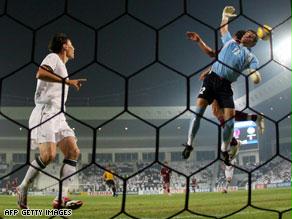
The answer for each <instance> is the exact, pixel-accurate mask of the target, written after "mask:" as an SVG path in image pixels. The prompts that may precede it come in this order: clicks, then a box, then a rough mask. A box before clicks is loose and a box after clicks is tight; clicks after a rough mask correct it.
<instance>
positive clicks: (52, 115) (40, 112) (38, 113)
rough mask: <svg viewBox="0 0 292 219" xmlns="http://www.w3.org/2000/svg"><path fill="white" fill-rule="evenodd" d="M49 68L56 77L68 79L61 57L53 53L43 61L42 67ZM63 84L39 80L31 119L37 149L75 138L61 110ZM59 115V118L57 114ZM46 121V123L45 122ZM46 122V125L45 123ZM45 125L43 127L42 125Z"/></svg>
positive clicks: (34, 145) (30, 126)
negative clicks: (47, 143) (39, 146)
mask: <svg viewBox="0 0 292 219" xmlns="http://www.w3.org/2000/svg"><path fill="white" fill-rule="evenodd" d="M44 65H46V66H49V67H50V68H51V69H52V70H53V71H54V73H55V74H56V75H59V76H61V77H62V78H66V77H67V76H68V72H67V69H66V66H65V64H64V63H63V62H62V60H61V59H60V57H59V56H58V55H57V54H55V53H51V54H48V55H47V56H46V57H45V59H44V60H43V61H42V63H41V66H44ZM67 95H68V85H65V90H64V105H65V103H66V100H67ZM61 101H62V83H56V82H47V81H43V80H39V79H38V82H37V88H36V92H35V105H36V106H35V108H34V109H33V111H32V113H31V115H30V118H29V128H33V129H32V132H31V147H32V149H35V148H37V146H38V145H39V144H42V143H45V142H52V143H58V142H59V141H61V140H62V139H63V138H65V137H68V136H72V137H75V133H74V131H73V130H72V129H71V128H70V127H69V125H68V124H67V122H66V118H65V115H64V113H59V112H60V110H61ZM57 113H59V114H58V115H57V116H56V114H57ZM45 121H46V122H45ZM43 122H45V123H43ZM41 123H43V124H42V125H40V124H41Z"/></svg>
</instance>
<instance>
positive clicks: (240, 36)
mask: <svg viewBox="0 0 292 219" xmlns="http://www.w3.org/2000/svg"><path fill="white" fill-rule="evenodd" d="M245 33H246V30H239V31H237V32H235V33H234V36H235V37H236V40H238V41H240V40H241V38H242V37H243V35H244V34H245Z"/></svg>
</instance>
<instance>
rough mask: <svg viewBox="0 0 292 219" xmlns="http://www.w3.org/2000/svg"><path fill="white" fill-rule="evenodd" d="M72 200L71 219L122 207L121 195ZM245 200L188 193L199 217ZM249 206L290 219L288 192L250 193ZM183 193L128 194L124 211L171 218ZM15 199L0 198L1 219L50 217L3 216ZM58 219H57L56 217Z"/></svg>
mask: <svg viewBox="0 0 292 219" xmlns="http://www.w3.org/2000/svg"><path fill="white" fill-rule="evenodd" d="M53 198H54V197H52V196H30V197H29V206H30V208H31V209H50V208H51V202H52V199H53ZM71 198H72V199H80V200H82V201H83V202H84V205H83V206H82V207H81V208H80V209H78V210H75V211H73V215H72V216H70V217H68V218H72V219H75V218H76V219H77V218H78V219H87V218H88V219H89V218H90V219H107V218H111V217H113V216H114V215H116V214H118V213H119V212H120V211H121V207H122V196H121V195H120V196H119V197H117V198H114V197H111V196H72V197H71ZM247 201H248V195H247V191H237V192H229V193H228V194H221V193H215V192H212V193H191V194H190V198H189V210H191V211H192V212H196V213H199V214H205V215H209V216H216V217H218V218H219V217H223V216H224V215H227V214H230V213H232V212H235V211H237V210H239V209H241V208H243V207H244V206H246V204H247ZM251 201H252V204H253V205H254V206H257V207H261V208H266V209H273V210H278V211H284V210H286V209H290V211H288V212H286V213H284V214H283V215H282V219H288V218H289V219H290V218H291V189H290V188H286V189H268V190H256V191H252V199H251ZM184 205H185V194H173V195H171V196H168V195H141V196H138V195H128V196H127V197H126V205H125V211H126V212H127V213H129V214H130V215H132V216H135V217H137V218H144V219H162V218H167V217H170V216H172V215H174V214H175V213H177V212H180V211H182V210H183V209H184ZM16 208H17V207H16V197H13V196H3V195H2V196H0V217H2V218H13V219H17V218H49V217H48V216H42V217H33V216H26V217H24V216H19V215H18V216H13V217H11V216H10V217H9V216H5V217H4V209H16ZM55 218H60V217H55ZM116 218H118V219H128V218H131V217H129V216H127V215H125V214H123V213H122V214H120V215H119V216H117V217H116ZM173 218H175V219H191V218H196V219H203V218H207V217H201V216H198V215H194V214H191V213H190V212H188V211H183V212H182V213H181V214H179V215H177V216H175V217H173ZM227 218H230V219H255V218H256V219H272V218H273V219H274V218H279V214H278V213H276V212H272V211H263V210H258V209H255V208H252V207H251V206H249V207H246V208H245V209H244V210H242V211H240V212H238V213H236V214H234V215H232V216H230V217H227Z"/></svg>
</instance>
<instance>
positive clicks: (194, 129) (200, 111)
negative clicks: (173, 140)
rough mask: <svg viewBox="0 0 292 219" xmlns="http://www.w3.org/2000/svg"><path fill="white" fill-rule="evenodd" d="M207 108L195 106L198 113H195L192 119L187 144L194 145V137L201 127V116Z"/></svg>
mask: <svg viewBox="0 0 292 219" xmlns="http://www.w3.org/2000/svg"><path fill="white" fill-rule="evenodd" d="M205 110H206V108H201V107H195V110H194V112H195V113H197V114H198V115H196V114H195V115H194V117H193V118H192V119H191V121H190V125H189V132H188V141H187V145H192V143H193V139H194V138H195V136H196V134H197V131H198V129H199V127H200V120H201V116H202V115H203V114H204V112H205Z"/></svg>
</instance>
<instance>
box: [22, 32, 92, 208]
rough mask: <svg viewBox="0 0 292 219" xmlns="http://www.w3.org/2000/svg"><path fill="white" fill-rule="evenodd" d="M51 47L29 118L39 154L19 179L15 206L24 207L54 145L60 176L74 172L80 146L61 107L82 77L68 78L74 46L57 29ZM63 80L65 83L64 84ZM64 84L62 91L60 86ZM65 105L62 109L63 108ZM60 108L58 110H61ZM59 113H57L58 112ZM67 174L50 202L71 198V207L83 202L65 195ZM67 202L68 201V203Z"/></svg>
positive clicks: (32, 144)
mask: <svg viewBox="0 0 292 219" xmlns="http://www.w3.org/2000/svg"><path fill="white" fill-rule="evenodd" d="M49 50H50V51H51V53H50V54H48V55H47V56H46V57H45V58H44V60H43V61H42V63H41V65H40V67H39V69H38V71H37V74H36V78H37V79H38V80H37V88H36V92H35V108H34V109H33V111H32V113H31V116H30V119H29V128H30V129H32V131H31V146H32V148H36V147H38V148H39V152H40V155H39V156H38V157H36V158H35V160H33V161H32V162H31V164H32V166H30V167H29V169H28V171H27V173H26V175H25V177H24V179H23V181H22V183H21V184H20V185H19V186H18V187H17V195H18V196H17V197H18V206H19V208H21V209H27V208H28V206H27V191H28V188H29V185H30V184H31V183H32V182H33V180H34V179H35V177H36V176H37V174H38V173H39V170H40V169H44V168H45V167H46V166H47V165H48V164H49V163H50V162H51V161H53V160H54V159H55V157H56V149H57V147H59V149H60V150H61V151H62V153H63V154H64V160H63V165H62V167H61V170H60V176H61V178H65V177H67V176H69V175H71V174H73V173H74V172H76V164H77V159H78V157H79V154H80V150H79V148H78V146H77V143H76V142H77V139H76V137H75V134H74V131H73V130H72V129H71V128H70V127H69V125H68V124H67V122H66V118H65V115H64V113H63V112H61V109H62V107H61V106H62V96H63V97H64V99H63V106H64V107H65V103H66V100H67V95H68V89H69V86H72V87H75V88H76V89H77V91H78V90H79V89H80V87H81V86H82V82H83V81H86V80H85V79H76V80H71V79H68V72H67V69H66V66H65V64H66V63H67V61H68V60H70V59H73V58H74V47H73V45H72V42H71V40H70V38H69V37H67V36H66V34H64V33H57V34H56V35H55V36H54V37H53V38H52V39H51V41H50V43H49ZM63 83H64V85H63ZM63 86H65V89H64V93H63V92H62V90H63V89H62V87H63ZM64 110H65V108H64V109H63V111H64ZM60 112H61V113H60ZM58 113H59V114H58ZM69 182H70V178H68V179H66V180H64V181H63V188H62V202H61V203H59V202H58V199H55V200H54V201H53V206H54V207H57V208H60V207H66V203H69V201H70V208H72V209H75V208H78V207H80V206H81V205H82V201H71V200H69V198H68V197H67V192H68V184H69ZM67 206H68V205H67Z"/></svg>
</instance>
